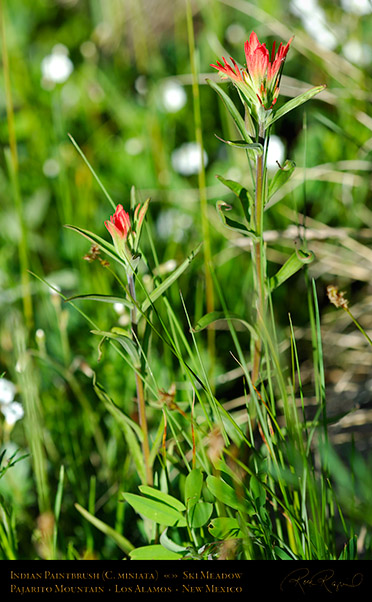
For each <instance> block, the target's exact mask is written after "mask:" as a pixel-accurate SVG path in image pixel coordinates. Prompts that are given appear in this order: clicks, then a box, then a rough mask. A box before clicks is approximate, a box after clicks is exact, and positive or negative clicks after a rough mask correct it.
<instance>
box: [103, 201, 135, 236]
mask: <svg viewBox="0 0 372 602" xmlns="http://www.w3.org/2000/svg"><path fill="white" fill-rule="evenodd" d="M105 226H106V228H107V230H108V231H109V232H110V234H111V236H112V238H113V240H114V242H115V239H116V238H118V239H119V240H123V241H124V242H125V241H126V240H127V238H128V234H129V231H130V229H131V224H130V217H129V213H127V212H126V211H124V208H123V205H118V206H117V207H116V211H115V213H114V215H111V217H110V221H109V222H107V221H106V222H105Z"/></svg>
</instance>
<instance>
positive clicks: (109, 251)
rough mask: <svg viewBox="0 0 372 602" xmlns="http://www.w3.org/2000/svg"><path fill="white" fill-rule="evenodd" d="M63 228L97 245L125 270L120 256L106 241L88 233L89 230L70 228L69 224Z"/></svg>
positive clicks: (124, 264)
mask: <svg viewBox="0 0 372 602" xmlns="http://www.w3.org/2000/svg"><path fill="white" fill-rule="evenodd" d="M65 228H68V229H69V230H74V232H78V233H79V234H81V235H82V236H84V237H85V238H87V239H88V240H90V241H91V242H93V243H95V244H96V245H98V246H99V248H100V249H102V251H103V252H104V253H106V255H108V256H109V257H111V258H112V259H114V260H115V261H117V262H118V263H120V265H122V266H124V267H125V268H126V267H127V264H126V263H125V261H124V260H123V259H122V258H121V257H120V255H118V254H117V252H116V250H115V247H114V245H112V244H111V243H109V242H107V240H105V239H104V238H101V237H100V236H98V235H97V234H95V233H94V232H89V230H84V229H83V228H78V227H77V226H70V225H69V224H67V225H65Z"/></svg>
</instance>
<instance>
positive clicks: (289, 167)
mask: <svg viewBox="0 0 372 602" xmlns="http://www.w3.org/2000/svg"><path fill="white" fill-rule="evenodd" d="M295 167H296V163H294V161H289V160H288V159H287V161H286V162H285V163H284V165H283V166H282V167H280V168H279V169H278V171H277V172H276V174H275V175H274V177H273V178H272V180H270V182H269V191H268V200H269V199H270V198H271V197H272V196H273V194H275V193H276V192H277V191H278V190H279V189H280V188H281V187H282V186H284V184H285V183H286V182H288V180H289V178H290V177H291V175H292V174H293V172H294V170H295Z"/></svg>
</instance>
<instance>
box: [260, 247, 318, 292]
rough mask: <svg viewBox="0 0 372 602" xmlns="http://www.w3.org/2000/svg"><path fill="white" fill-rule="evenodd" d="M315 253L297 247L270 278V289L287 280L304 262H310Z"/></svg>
mask: <svg viewBox="0 0 372 602" xmlns="http://www.w3.org/2000/svg"><path fill="white" fill-rule="evenodd" d="M314 259H315V255H314V253H313V252H312V251H305V250H304V249H299V250H298V251H295V252H294V253H293V254H292V255H291V256H290V258H289V259H287V261H286V262H285V264H284V265H283V266H282V267H281V268H280V270H278V272H277V273H276V274H275V276H272V278H270V290H272V291H273V290H274V289H276V288H278V286H280V285H281V284H283V282H285V281H286V280H288V278H290V277H291V276H293V274H295V273H296V272H298V270H300V269H301V268H302V267H303V266H304V265H305V264H306V263H311V262H312V261H314Z"/></svg>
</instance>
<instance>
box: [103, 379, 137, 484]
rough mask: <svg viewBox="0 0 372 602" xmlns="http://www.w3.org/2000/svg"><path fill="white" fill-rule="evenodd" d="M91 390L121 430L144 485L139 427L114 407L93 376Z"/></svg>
mask: <svg viewBox="0 0 372 602" xmlns="http://www.w3.org/2000/svg"><path fill="white" fill-rule="evenodd" d="M93 389H94V391H95V393H96V395H97V397H98V398H99V399H100V400H101V401H102V402H103V404H104V406H105V408H106V410H107V411H108V412H109V413H110V414H111V415H112V416H113V417H114V418H115V421H116V422H117V424H118V425H119V426H120V428H121V429H122V431H123V435H124V437H125V440H126V443H127V446H128V449H130V454H131V457H132V459H133V462H134V464H135V466H136V469H137V473H138V475H139V477H140V479H141V481H142V483H145V482H146V471H145V467H144V463H143V453H142V449H141V446H140V445H139V443H138V441H140V442H142V440H143V431H142V429H141V427H140V426H139V425H138V424H137V423H136V422H134V420H131V418H129V417H128V416H126V415H125V414H124V413H123V412H122V411H121V410H120V408H118V407H117V405H115V403H114V402H113V401H112V399H111V398H110V397H109V396H108V395H107V393H106V392H105V391H104V390H103V389H102V387H101V386H100V385H99V384H98V383H97V382H96V378H95V375H94V376H93Z"/></svg>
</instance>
